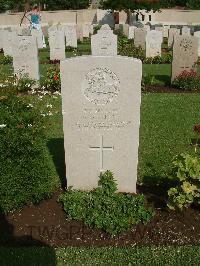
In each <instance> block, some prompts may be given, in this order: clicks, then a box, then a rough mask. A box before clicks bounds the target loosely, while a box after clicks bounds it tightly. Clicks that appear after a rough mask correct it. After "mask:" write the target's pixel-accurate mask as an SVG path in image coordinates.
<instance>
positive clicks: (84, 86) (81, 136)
mask: <svg viewBox="0 0 200 266" xmlns="http://www.w3.org/2000/svg"><path fill="white" fill-rule="evenodd" d="M141 78H142V63H141V61H140V60H138V59H134V58H128V57H121V56H117V57H103V56H102V57H99V56H97V57H96V56H88V57H77V58H74V59H70V60H65V61H62V62H61V83H62V109H63V125H64V143H65V160H66V175H67V184H68V186H73V188H75V189H80V190H91V189H93V188H95V187H97V185H98V180H99V175H100V172H104V171H106V170H111V171H112V172H113V173H114V177H115V179H116V180H117V183H118V190H119V191H121V192H136V180H137V162H138V145H139V125H140V101H141Z"/></svg>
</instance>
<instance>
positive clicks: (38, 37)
mask: <svg viewBox="0 0 200 266" xmlns="http://www.w3.org/2000/svg"><path fill="white" fill-rule="evenodd" d="M31 35H32V36H35V37H36V40H37V44H38V49H42V48H44V42H43V33H42V29H32V30H31Z"/></svg>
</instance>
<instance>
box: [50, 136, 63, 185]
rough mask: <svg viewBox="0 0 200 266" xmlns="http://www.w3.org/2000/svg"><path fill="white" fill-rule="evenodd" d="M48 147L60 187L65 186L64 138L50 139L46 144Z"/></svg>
mask: <svg viewBox="0 0 200 266" xmlns="http://www.w3.org/2000/svg"><path fill="white" fill-rule="evenodd" d="M47 146H48V149H49V151H50V154H51V155H52V158H53V162H54V165H55V168H56V171H57V173H58V176H59V178H60V181H61V185H62V188H63V189H64V188H66V186H67V180H66V170H65V150H64V139H63V138H57V139H51V140H50V141H49V142H48V144H47Z"/></svg>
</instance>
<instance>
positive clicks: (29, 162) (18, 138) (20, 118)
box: [0, 95, 58, 213]
mask: <svg viewBox="0 0 200 266" xmlns="http://www.w3.org/2000/svg"><path fill="white" fill-rule="evenodd" d="M0 114H1V115H0V150H1V153H0V184H1V185H0V212H4V213H7V212H9V211H12V210H15V209H19V208H21V207H23V206H24V205H25V204H30V203H37V202H39V201H40V200H42V199H44V198H46V197H49V196H50V195H51V194H52V192H53V190H54V189H55V187H56V186H57V185H58V180H57V179H56V178H55V177H53V175H54V174H53V173H52V170H51V169H52V168H51V167H50V165H51V163H52V162H51V161H50V157H49V154H48V150H47V148H46V142H45V131H44V130H45V129H44V125H45V121H46V120H45V119H47V118H44V117H42V116H41V114H40V113H39V111H38V110H36V108H34V107H33V106H32V105H30V104H28V103H27V102H26V101H25V100H24V99H22V98H21V97H17V96H13V95H10V96H1V97H0Z"/></svg>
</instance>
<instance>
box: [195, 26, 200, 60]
mask: <svg viewBox="0 0 200 266" xmlns="http://www.w3.org/2000/svg"><path fill="white" fill-rule="evenodd" d="M194 36H195V37H197V38H198V42H199V48H198V55H199V56H200V31H195V32H194Z"/></svg>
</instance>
